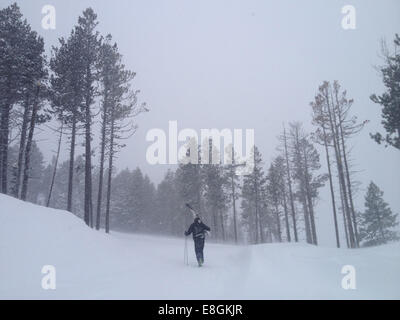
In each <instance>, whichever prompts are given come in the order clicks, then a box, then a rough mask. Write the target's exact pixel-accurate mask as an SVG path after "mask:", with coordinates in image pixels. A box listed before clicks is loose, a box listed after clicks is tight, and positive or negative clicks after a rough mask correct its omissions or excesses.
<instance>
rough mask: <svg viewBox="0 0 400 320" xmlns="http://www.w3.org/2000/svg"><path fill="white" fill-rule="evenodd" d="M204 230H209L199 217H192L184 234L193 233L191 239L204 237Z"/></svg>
mask: <svg viewBox="0 0 400 320" xmlns="http://www.w3.org/2000/svg"><path fill="white" fill-rule="evenodd" d="M206 231H210V227H208V226H206V225H205V224H204V223H203V222H202V221H201V220H200V219H199V218H196V219H194V222H193V223H192V224H191V225H190V227H189V229H188V231H185V236H188V235H190V234H191V233H192V234H193V239H197V238H204V235H205V233H206Z"/></svg>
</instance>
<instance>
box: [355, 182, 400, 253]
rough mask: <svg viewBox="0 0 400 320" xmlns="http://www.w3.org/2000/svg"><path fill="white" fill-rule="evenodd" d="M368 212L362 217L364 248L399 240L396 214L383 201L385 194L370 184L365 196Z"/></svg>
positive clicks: (361, 231) (373, 184) (361, 235)
mask: <svg viewBox="0 0 400 320" xmlns="http://www.w3.org/2000/svg"><path fill="white" fill-rule="evenodd" d="M365 208H366V210H365V211H364V213H362V215H361V217H360V220H361V221H360V237H361V241H362V243H363V246H374V245H381V244H385V243H388V242H390V241H393V240H398V239H399V237H398V233H397V232H396V231H394V230H393V228H395V227H396V226H397V225H398V222H397V221H396V220H397V216H398V215H397V214H394V213H393V212H392V210H391V209H390V208H389V206H388V204H387V203H386V202H385V201H384V200H383V192H382V191H381V190H380V189H379V188H378V186H377V185H376V184H375V183H373V182H372V181H371V182H370V184H369V186H368V190H367V193H366V195H365Z"/></svg>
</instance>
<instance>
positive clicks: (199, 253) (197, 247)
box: [193, 237, 204, 263]
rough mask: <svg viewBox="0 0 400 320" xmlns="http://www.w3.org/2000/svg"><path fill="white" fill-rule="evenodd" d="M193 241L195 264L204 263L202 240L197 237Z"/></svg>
mask: <svg viewBox="0 0 400 320" xmlns="http://www.w3.org/2000/svg"><path fill="white" fill-rule="evenodd" d="M193 240H194V251H195V252H196V258H197V262H199V263H203V262H204V255H203V249H204V238H202V237H197V238H194V239H193Z"/></svg>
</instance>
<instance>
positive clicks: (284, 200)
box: [283, 190, 292, 242]
mask: <svg viewBox="0 0 400 320" xmlns="http://www.w3.org/2000/svg"><path fill="white" fill-rule="evenodd" d="M285 191H286V190H285ZM283 209H284V210H285V226H286V238H287V241H288V242H291V241H292V240H291V238H290V226H289V214H288V208H287V203H286V192H284V193H283Z"/></svg>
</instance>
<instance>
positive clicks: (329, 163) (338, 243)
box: [322, 128, 340, 248]
mask: <svg viewBox="0 0 400 320" xmlns="http://www.w3.org/2000/svg"><path fill="white" fill-rule="evenodd" d="M322 130H323V133H324V146H325V153H326V163H327V166H328V176H329V187H330V191H331V200H332V209H333V220H334V223H335V235H336V247H337V248H340V239H339V227H338V222H337V213H336V202H335V193H334V189H333V182H332V172H331V162H330V158H329V150H328V143H327V137H326V132H325V128H322Z"/></svg>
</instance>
